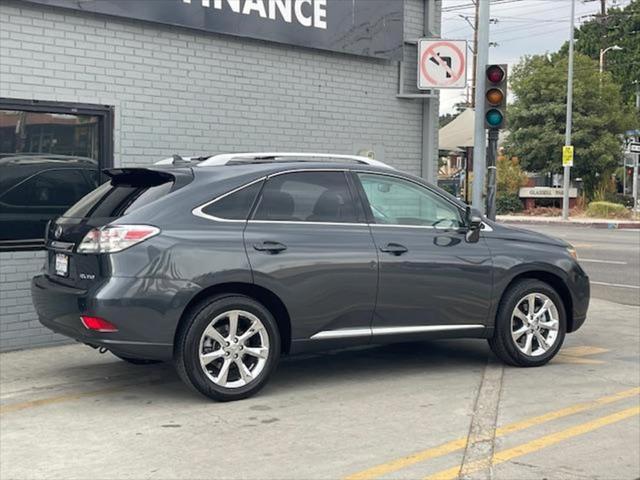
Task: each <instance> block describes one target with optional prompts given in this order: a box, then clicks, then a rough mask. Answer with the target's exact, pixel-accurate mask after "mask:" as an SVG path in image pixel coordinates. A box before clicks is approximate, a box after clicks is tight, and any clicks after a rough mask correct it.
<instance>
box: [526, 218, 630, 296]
mask: <svg viewBox="0 0 640 480" xmlns="http://www.w3.org/2000/svg"><path fill="white" fill-rule="evenodd" d="M518 227H520V228H526V229H529V230H534V231H536V232H541V233H546V234H547V235H552V236H554V237H559V238H562V239H563V240H566V241H567V242H569V243H571V244H572V245H573V246H574V247H575V248H576V250H577V251H578V260H579V261H580V264H581V265H582V267H583V268H584V270H585V271H586V272H587V273H588V274H589V278H590V280H591V295H592V297H594V298H602V299H605V300H610V301H613V302H618V303H622V304H625V305H640V230H630V229H604V228H593V227H578V226H573V225H571V226H563V225H518Z"/></svg>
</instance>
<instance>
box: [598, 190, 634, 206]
mask: <svg viewBox="0 0 640 480" xmlns="http://www.w3.org/2000/svg"><path fill="white" fill-rule="evenodd" d="M604 199H605V200H606V201H607V202H611V203H619V204H621V205H624V206H625V207H627V208H633V197H632V196H631V195H623V194H622V193H608V194H607V195H605V198H604Z"/></svg>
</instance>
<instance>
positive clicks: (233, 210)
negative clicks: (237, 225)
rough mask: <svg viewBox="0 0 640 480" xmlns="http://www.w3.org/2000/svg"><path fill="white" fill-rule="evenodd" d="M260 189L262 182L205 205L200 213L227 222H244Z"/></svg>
mask: <svg viewBox="0 0 640 480" xmlns="http://www.w3.org/2000/svg"><path fill="white" fill-rule="evenodd" d="M261 187H262V182H256V183H254V184H252V185H249V186H247V187H244V188H242V189H240V190H238V191H236V192H233V193H231V194H229V195H226V196H225V197H222V198H221V199H220V200H217V201H215V202H214V203H212V204H210V205H207V206H206V207H205V208H203V209H202V212H203V213H206V214H207V215H212V216H214V217H218V218H224V219H227V220H246V219H247V217H248V216H249V212H250V210H251V207H252V206H253V202H254V200H255V199H256V196H257V195H258V192H259V191H260V188H261Z"/></svg>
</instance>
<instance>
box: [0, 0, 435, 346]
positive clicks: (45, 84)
mask: <svg viewBox="0 0 640 480" xmlns="http://www.w3.org/2000/svg"><path fill="white" fill-rule="evenodd" d="M422 3H423V2H422V0H407V12H406V20H405V24H406V28H407V33H406V36H407V38H416V37H418V36H420V35H421V32H422V21H423V19H422ZM396 81H397V64H396V63H393V62H386V61H381V60H374V59H368V58H362V57H355V56H350V55H343V54H336V53H330V52H322V51H319V50H311V49H303V48H296V47H291V46H284V45H278V44H275V43H267V42H263V41H254V40H246V39H240V38H234V37H229V36H222V35H214V34H205V33H200V32H195V31H190V30H187V29H182V28H175V27H169V26H163V25H157V24H151V23H145V22H139V21H128V20H123V19H115V18H111V17H105V16H98V15H92V14H83V13H80V12H72V11H66V10H61V9H56V8H48V7H36V6H33V5H30V4H25V3H21V2H19V1H18V0H2V2H1V3H0V97H9V98H19V99H38V100H53V101H67V102H79V103H89V104H106V105H112V106H114V107H115V132H114V152H115V164H116V165H125V166H132V165H145V164H149V163H150V162H152V161H154V160H157V159H159V158H163V157H167V156H171V155H172V154H173V153H181V154H185V155H189V154H206V153H218V152H225V151H238V150H255V149H258V150H274V149H276V150H277V149H281V150H287V149H292V150H319V151H330V152H347V153H355V152H356V151H357V150H358V149H360V148H364V147H367V146H370V147H373V148H374V149H375V151H376V152H377V154H378V155H379V156H378V158H381V159H383V160H384V161H387V162H389V163H391V164H393V165H395V166H397V167H399V168H401V169H403V170H407V171H410V172H413V173H416V174H417V173H419V170H420V156H421V137H422V104H421V103H420V102H419V101H408V100H398V99H396V98H395V93H396V89H397V84H396ZM42 259H43V255H42V253H41V252H36V253H2V254H0V262H1V268H2V270H1V272H2V273H0V333H1V334H0V349H1V350H6V349H9V348H17V347H21V346H26V345H39V344H45V343H50V342H51V341H54V340H55V339H57V338H59V337H56V336H54V335H52V334H50V333H47V332H48V331H47V330H45V329H43V328H41V327H39V325H38V323H37V320H36V319H35V315H34V312H33V309H32V307H31V306H30V299H29V294H28V288H27V287H28V281H29V278H30V277H31V276H32V275H33V274H35V273H36V272H37V270H38V269H39V268H40V266H41V263H42V261H43V260H42Z"/></svg>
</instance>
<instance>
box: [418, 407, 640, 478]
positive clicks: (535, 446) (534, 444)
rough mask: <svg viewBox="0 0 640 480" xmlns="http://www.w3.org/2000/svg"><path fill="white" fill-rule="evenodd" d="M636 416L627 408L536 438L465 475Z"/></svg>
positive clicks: (452, 472)
mask: <svg viewBox="0 0 640 480" xmlns="http://www.w3.org/2000/svg"><path fill="white" fill-rule="evenodd" d="M636 415H640V407H631V408H627V409H626V410H620V411H619V412H616V413H613V414H611V415H607V416H605V417H600V418H596V419H595V420H592V421H590V422H586V423H581V424H580V425H576V426H575V427H570V428H567V429H565V430H561V431H559V432H556V433H552V434H550V435H545V436H544V437H540V438H536V439H535V440H531V441H530V442H526V443H523V444H520V445H517V446H515V447H512V448H507V449H505V450H501V451H499V452H497V453H495V454H494V455H493V458H491V459H489V458H487V459H484V460H478V461H477V462H474V463H471V464H469V465H467V466H466V468H465V473H466V474H468V473H473V472H477V471H479V470H483V469H484V468H487V466H489V465H499V464H500V463H504V462H508V461H509V460H512V459H514V458H517V457H521V456H523V455H527V454H529V453H533V452H536V451H538V450H542V449H543V448H546V447H549V446H551V445H555V444H556V443H559V442H562V441H563V440H568V439H570V438H573V437H577V436H578V435H583V434H585V433H589V432H591V431H593V430H596V429H598V428H602V427H605V426H607V425H611V424H612V423H616V422H620V421H622V420H625V419H627V418H630V417H633V416H636ZM459 474H460V467H459V466H458V467H453V468H450V469H448V470H442V471H441V472H438V473H435V474H433V475H429V476H428V477H425V480H455V479H456V478H458V476H459Z"/></svg>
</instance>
